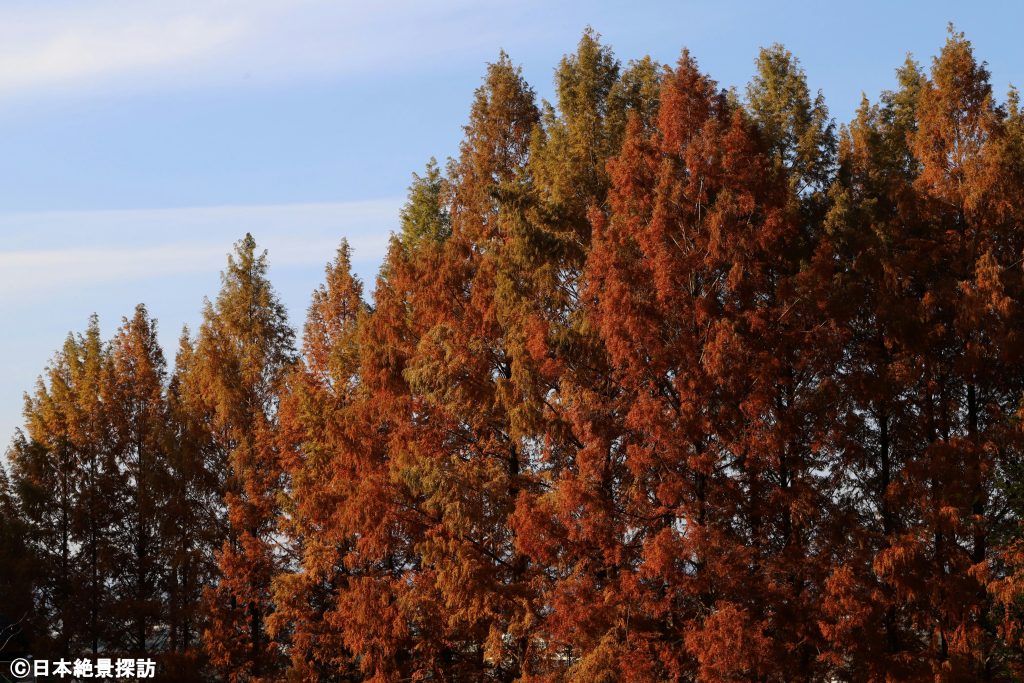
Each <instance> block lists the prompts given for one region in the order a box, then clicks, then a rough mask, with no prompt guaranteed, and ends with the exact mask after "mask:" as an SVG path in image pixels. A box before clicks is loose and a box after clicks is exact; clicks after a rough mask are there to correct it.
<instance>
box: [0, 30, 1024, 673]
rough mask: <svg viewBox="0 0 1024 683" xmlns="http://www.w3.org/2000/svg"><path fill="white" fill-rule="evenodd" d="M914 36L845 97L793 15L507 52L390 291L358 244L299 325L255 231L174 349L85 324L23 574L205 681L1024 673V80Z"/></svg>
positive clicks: (44, 601)
mask: <svg viewBox="0 0 1024 683" xmlns="http://www.w3.org/2000/svg"><path fill="white" fill-rule="evenodd" d="M898 77H899V83H898V87H897V88H896V89H895V90H893V91H891V92H886V93H884V94H883V95H882V98H881V101H880V102H878V103H870V102H868V101H866V100H865V101H864V103H863V104H862V106H861V107H860V109H859V110H858V112H857V115H856V118H855V119H854V120H853V121H852V122H851V123H850V124H848V125H846V126H844V127H843V128H842V129H841V130H840V131H838V133H837V131H836V130H835V129H834V127H833V124H832V122H831V119H830V118H829V115H828V111H827V109H826V106H825V104H824V102H823V99H822V97H821V95H820V94H819V95H817V96H815V95H813V94H812V93H811V92H810V91H809V89H808V87H807V84H806V79H805V77H804V73H803V71H802V70H801V68H800V66H799V63H798V62H797V60H796V59H794V58H793V57H792V56H791V55H790V54H789V53H788V52H787V51H786V50H784V49H783V48H782V47H780V46H773V47H771V48H768V49H765V50H763V51H762V52H761V55H760V57H759V58H758V61H757V73H756V75H755V77H754V79H753V80H752V82H751V83H750V85H749V86H748V87H747V90H746V92H745V93H743V94H742V95H741V94H740V93H737V92H735V91H723V90H721V89H720V88H719V87H718V85H717V84H716V83H715V82H714V81H712V80H710V78H709V77H708V76H706V75H705V74H703V73H702V72H701V71H700V70H699V68H698V67H697V64H696V62H695V61H694V59H693V58H692V57H691V56H690V55H689V54H688V53H687V52H684V53H683V55H682V57H681V58H680V60H679V62H678V64H677V65H676V66H675V67H674V68H667V67H663V66H661V65H658V64H656V63H654V62H653V61H651V60H650V59H644V60H640V61H637V62H632V63H630V64H629V65H627V66H623V65H622V64H620V63H619V62H618V61H617V60H616V59H615V58H614V57H613V55H612V53H611V51H610V50H609V49H608V48H607V47H606V46H603V45H602V44H601V43H600V42H599V39H598V37H597V36H596V35H595V34H593V33H591V32H587V33H585V34H584V36H583V38H582V39H581V41H580V43H579V46H578V49H577V51H576V52H575V53H574V54H572V55H569V56H567V57H565V58H564V59H563V60H562V62H561V64H560V65H559V67H558V69H557V72H556V88H557V103H556V104H555V105H550V104H548V103H541V104H538V103H537V102H536V98H535V95H534V92H533V91H532V90H531V88H530V87H529V86H528V85H527V84H526V83H525V82H524V81H523V79H522V77H521V75H520V72H519V70H518V69H517V68H516V67H515V66H514V65H513V64H512V63H511V61H510V60H509V59H508V58H507V57H506V56H505V55H502V56H501V58H500V59H499V60H498V61H497V62H496V63H494V64H492V65H490V66H489V67H488V70H487V74H486V76H485V79H484V83H483V85H482V86H481V87H480V89H479V90H478V91H477V93H476V97H475V99H474V101H473V105H472V109H471V112H470V120H469V123H468V125H467V126H466V129H465V138H464V141H463V143H462V145H461V148H460V152H459V155H458V157H457V158H456V159H454V160H452V161H451V162H450V163H449V164H448V166H447V168H446V169H444V171H442V169H441V168H439V167H438V165H437V164H434V163H431V164H430V165H429V166H428V167H427V170H426V172H425V174H424V175H423V176H414V182H413V184H412V187H411V189H410V195H409V200H408V203H407V204H406V207H405V209H404V211H403V212H402V216H401V229H400V230H399V231H398V232H397V233H396V234H395V235H394V236H393V238H392V240H391V244H390V248H389V251H388V253H387V256H386V258H385V261H384V264H383V266H382V267H381V270H380V273H379V275H378V277H377V281H376V287H375V290H374V293H373V297H372V305H371V304H369V303H367V298H366V297H365V295H364V292H363V289H362V285H361V283H360V282H359V281H358V280H357V279H356V278H355V277H353V275H352V272H351V264H350V254H349V250H348V247H347V245H345V244H343V245H342V247H341V248H340V250H339V252H338V254H337V257H336V258H335V259H334V260H333V261H332V262H331V263H330V264H329V266H328V268H327V271H326V281H325V283H324V284H323V285H322V286H321V287H320V288H319V289H318V290H317V291H316V292H315V293H314V294H313V300H312V304H311V306H310V309H309V313H308V316H307V321H306V325H305V328H304V332H303V335H302V343H301V349H296V341H295V338H294V333H293V332H292V330H291V328H290V327H289V326H288V323H287V320H286V315H285V311H284V308H283V307H282V305H281V304H280V303H279V301H278V300H277V298H276V297H275V295H274V292H273V290H272V288H271V285H270V283H269V282H268V280H267V261H266V255H265V254H262V255H261V254H260V253H259V252H258V251H257V249H256V244H255V242H254V240H253V239H252V238H251V237H250V236H247V237H246V238H245V239H244V240H242V241H241V242H239V243H238V244H237V245H236V251H235V254H234V255H233V256H232V257H231V258H229V261H228V267H227V269H226V271H225V272H224V276H223V286H222V289H221V292H220V294H219V295H218V297H217V298H216V300H215V301H213V302H208V304H207V306H206V308H205V310H204V314H203V323H202V326H201V327H200V329H199V330H198V334H196V335H195V336H193V335H190V334H189V333H188V332H187V331H186V333H185V334H184V335H183V337H182V341H181V345H180V348H179V350H178V353H177V356H176V359H175V363H174V369H173V372H170V373H169V372H168V369H167V366H166V363H165V360H164V357H163V355H162V352H161V350H160V348H159V346H158V345H157V343H156V334H155V323H154V321H153V320H152V319H151V318H150V317H149V315H148V313H147V312H146V310H145V309H144V308H142V307H139V308H138V309H137V310H136V312H135V315H134V317H132V318H131V319H126V320H125V321H124V323H123V325H122V327H121V328H120V329H119V330H118V332H117V333H116V335H115V336H114V338H113V339H112V340H110V341H109V342H106V343H104V342H103V341H102V340H101V337H100V333H99V331H98V326H97V324H96V322H95V320H93V321H92V322H91V324H90V326H89V327H88V329H87V330H86V332H85V333H84V334H83V335H79V336H73V337H69V339H68V341H67V342H66V344H65V346H64V348H63V349H62V351H61V352H59V353H58V354H57V356H56V357H55V358H54V361H53V363H52V364H51V366H50V368H49V369H48V370H47V373H46V375H45V376H44V377H43V378H42V379H41V380H40V382H39V385H38V386H37V388H36V390H35V392H34V393H33V394H32V395H30V396H29V397H28V398H27V399H26V409H25V416H26V427H25V430H24V433H20V434H19V435H18V436H16V437H15V440H14V442H13V445H12V447H11V449H10V451H9V454H8V457H9V464H10V468H9V471H10V474H9V477H8V478H7V479H5V480H0V535H2V537H3V539H4V543H3V545H2V546H0V588H2V589H3V591H4V595H5V596H6V595H10V596H12V597H11V598H10V599H9V600H5V601H4V605H5V606H4V609H5V610H10V611H12V612H13V613H15V616H20V614H19V613H24V614H25V615H26V619H25V623H26V625H31V628H32V629H33V630H32V634H33V637H34V647H35V648H36V650H37V652H38V653H39V654H40V655H42V654H45V653H55V654H69V653H76V652H85V651H92V652H100V651H104V652H112V651H119V652H120V651H124V652H134V653H142V652H147V653H152V652H155V653H158V654H159V656H160V657H161V661H162V666H163V667H164V675H165V676H170V677H175V676H176V677H178V678H180V679H182V680H196V679H198V678H199V677H200V676H213V675H218V676H223V677H226V678H228V679H230V680H233V681H271V680H296V681H298V680H302V681H307V680H308V681H315V680H337V681H345V680H353V681H354V680H377V681H398V680H491V679H493V680H505V681H512V680H551V681H554V680H565V681H612V680H623V681H627V680H628V681H644V680H648V681H660V680H676V681H696V680H700V681H741V680H742V681H825V680H849V681H866V680H875V681H883V680H901V681H902V680H943V681H975V680H978V681H994V680H1011V679H1013V677H1015V676H1020V675H1024V640H1022V637H1024V631H1022V626H1024V622H1022V620H1021V618H1022V607H1024V602H1022V601H1024V541H1022V538H1024V537H1022V535H1021V532H1020V526H1019V525H1020V522H1021V514H1022V513H1024V498H1022V495H1024V490H1022V489H1021V486H1020V481H1021V478H1020V477H1021V474H1022V471H1021V470H1022V466H1024V461H1022V446H1024V444H1022V438H1024V430H1022V428H1021V422H1020V418H1021V416H1022V413H1021V400H1022V398H1024V356H1022V350H1024V349H1022V339H1021V332H1020V330H1022V329H1024V326H1022V322H1024V321H1022V320H1021V313H1022V309H1021V305H1022V303H1024V278H1022V268H1021V264H1022V261H1024V229H1022V227H1021V221H1022V218H1024V202H1022V197H1024V113H1022V112H1021V110H1020V108H1019V105H1018V99H1017V96H1016V93H1014V92H1011V94H1010V96H1009V97H1008V99H1007V101H1006V102H1005V103H1002V104H1000V103H997V101H996V100H995V98H994V96H993V94H992V89H991V86H990V83H989V78H988V73H987V71H986V69H985V66H984V64H982V63H979V62H978V61H977V60H976V59H975V58H974V56H973V54H972V50H971V46H970V44H969V42H968V41H967V40H965V38H964V37H963V36H962V35H961V34H957V33H954V32H952V31H951V34H950V36H949V39H948V40H947V42H946V45H945V47H944V48H943V50H942V52H941V54H940V55H939V57H937V58H936V59H935V60H934V62H933V64H932V67H931V70H930V73H925V72H924V71H923V70H921V69H920V68H919V67H918V66H917V65H916V64H915V63H914V62H913V61H910V60H909V59H908V61H907V63H906V64H905V65H904V66H903V67H902V68H901V69H899V71H898ZM8 539H9V540H8Z"/></svg>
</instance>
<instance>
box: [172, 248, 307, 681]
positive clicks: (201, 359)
mask: <svg viewBox="0 0 1024 683" xmlns="http://www.w3.org/2000/svg"><path fill="white" fill-rule="evenodd" d="M267 267H268V265H267V258H266V253H265V252H264V253H259V252H257V250H256V241H255V240H254V239H253V237H252V236H251V235H246V236H245V238H244V239H243V240H241V241H239V242H238V243H237V244H236V245H235V251H234V253H233V254H232V255H230V256H229V257H228V265H227V268H226V269H225V270H224V272H223V273H222V277H221V284H222V286H221V291H220V293H219V294H218V296H217V298H216V300H215V301H213V302H209V301H208V302H207V304H206V307H205V309H204V311H203V324H202V326H201V327H200V330H199V335H198V339H197V341H196V348H195V355H194V357H193V358H192V359H191V367H190V372H189V374H188V377H187V380H186V386H184V387H183V388H182V390H183V391H188V392H193V393H194V394H195V399H194V401H195V403H196V404H198V405H199V406H201V407H202V408H203V409H205V411H206V414H207V416H208V429H209V434H210V437H211V441H212V445H213V446H214V448H215V449H216V456H217V458H218V459H219V460H220V462H215V463H211V464H212V465H213V466H214V467H215V468H216V466H217V465H219V466H220V467H221V468H223V469H220V470H218V469H214V471H221V472H223V479H222V481H221V486H222V487H223V488H222V490H223V495H224V506H225V510H224V515H225V524H224V526H225V533H226V538H225V539H224V540H223V544H222V546H221V549H220V551H219V553H218V555H217V562H218V567H219V569H220V576H219V578H218V580H217V581H216V583H215V584H214V585H212V586H210V587H209V588H208V589H207V591H206V605H207V610H208V618H209V622H208V625H207V628H206V631H205V632H204V641H205V644H206V649H207V651H208V653H209V656H210V660H211V662H212V663H213V664H214V665H215V666H216V667H217V668H219V669H220V670H221V671H223V672H224V673H225V674H226V675H227V676H228V677H229V678H230V679H231V680H235V681H248V680H260V679H262V678H263V677H266V676H272V675H273V674H274V672H275V671H276V670H277V669H278V668H279V667H280V664H281V662H280V655H279V651H278V649H277V647H276V646H275V644H274V643H273V642H271V640H270V639H269V637H268V635H267V631H266V619H267V616H268V614H269V613H270V611H271V610H272V601H271V593H270V581H271V577H272V576H273V574H274V573H275V571H276V568H277V566H278V563H279V558H278V551H277V550H276V545H275V539H274V537H273V535H274V533H275V529H276V526H275V525H276V520H277V512H278V508H277V500H276V496H277V493H278V491H279V488H280V478H281V472H280V463H279V459H278V452H277V448H276V444H275V441H274V435H275V431H276V429H277V417H278V414H277V412H278V411H277V408H278V400H277V390H278V388H279V387H280V383H281V381H282V379H283V377H284V374H285V373H286V372H287V370H288V368H289V367H290V366H291V365H292V363H293V362H294V357H295V351H294V348H293V337H294V333H293V331H292V330H291V328H289V327H288V324H287V318H286V314H285V309H284V306H283V305H282V304H281V303H280V302H279V301H278V299H277V295H276V294H275V293H274V291H273V288H272V287H271V285H270V282H269V281H268V279H267Z"/></svg>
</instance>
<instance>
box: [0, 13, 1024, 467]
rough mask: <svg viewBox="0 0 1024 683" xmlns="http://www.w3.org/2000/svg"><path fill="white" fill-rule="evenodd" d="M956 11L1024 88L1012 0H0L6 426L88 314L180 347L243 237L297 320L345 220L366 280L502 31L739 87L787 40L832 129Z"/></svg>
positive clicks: (1005, 78)
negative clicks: (676, 66) (687, 64)
mask: <svg viewBox="0 0 1024 683" xmlns="http://www.w3.org/2000/svg"><path fill="white" fill-rule="evenodd" d="M950 21H952V22H954V24H955V25H956V27H957V29H959V30H962V31H964V32H965V33H966V34H967V37H968V38H969V39H970V40H971V41H972V42H973V43H974V46H975V51H976V54H977V56H978V57H979V58H980V59H982V60H986V61H987V62H988V63H989V68H990V70H991V72H992V81H993V84H994V86H995V89H996V92H997V93H998V94H999V96H1000V98H1002V97H1003V96H1004V94H1005V92H1006V91H1007V88H1008V86H1009V84H1010V83H1016V84H1018V85H1021V84H1022V82H1024V54H1022V52H1021V49H1020V39H1019V35H1018V34H1019V30H1020V27H1021V26H1022V25H1024V5H1022V4H1020V3H1015V2H978V3H970V4H965V3H962V2H946V1H932V2H922V1H913V2H909V1H908V2H899V1H895V0H889V1H886V2H882V1H877V0H873V1H868V2H857V3H854V2H846V3H841V4H840V3H836V4H834V5H833V4H832V3H829V4H827V5H826V3H821V6H817V4H816V3H809V2H806V1H802V2H774V3H765V2H754V1H744V2H730V1H728V0H717V1H713V0H708V1H695V0H676V1H674V2H668V1H665V2H653V1H647V0H635V1H634V2H630V3H625V2H615V1H604V0H595V1H591V2H575V1H573V2H555V1H553V0H548V1H547V2H543V1H541V0H523V1H519V2H512V1H506V2H500V3H499V2H480V1H476V0H435V1H434V2H418V1H416V0H383V1H379V2H373V3H370V2H365V1H364V2H350V1H349V0H174V1H171V0H149V1H148V2H144V3H140V2H133V1H131V0H49V1H48V2H46V3H38V2H34V1H32V0H0V188H3V189H2V191H0V315H2V320H3V321H4V323H5V324H4V327H3V329H4V334H3V335H2V336H0V441H2V443H3V444H4V446H6V443H7V442H8V439H9V438H10V436H11V435H12V434H13V431H14V429H15V427H16V426H18V425H19V424H20V422H21V407H22V394H23V392H25V391H26V390H30V389H31V388H32V386H33V384H34V382H35V378H36V377H37V376H38V375H39V374H40V373H41V372H42V371H43V369H44V367H45V365H46V363H47V361H48V360H49V358H50V357H51V356H52V354H53V352H54V351H55V350H56V349H57V348H59V347H60V345H61V344H62V342H63V340H64V338H65V336H66V335H67V333H68V332H69V331H81V330H82V329H84V327H85V325H86V322H87V320H88V317H89V315H90V314H91V313H93V312H96V313H98V314H99V317H100V324H101V327H102V330H103V334H104V336H105V337H109V336H110V335H111V334H112V333H113V331H114V329H115V328H116V327H117V325H118V324H119V322H120V319H121V317H122V316H126V315H130V314H131V312H132V310H133V308H134V306H135V304H136V303H139V302H142V303H145V304H146V305H147V306H148V307H149V310H150V312H151V314H153V315H154V316H156V317H157V318H158V319H159V324H160V331H161V335H160V336H161V341H162V343H163V345H164V350H165V353H166V354H167V356H168V358H169V359H171V358H172V357H173V355H174V350H175V348H176V340H177V337H178V335H179V333H180V330H181V327H182V325H183V324H188V325H190V326H191V327H193V328H195V327H196V325H197V323H198V321H199V318H200V310H201V306H202V298H203V296H210V297H211V298H212V297H213V296H214V295H215V294H216V292H217V288H218V286H219V275H218V274H219V271H220V269H221V268H222V267H223V265H224V260H225V255H226V254H227V253H228V252H229V251H230V250H231V247H232V243H233V242H234V241H235V240H237V239H239V238H240V237H241V236H242V235H244V234H245V232H246V231H250V232H252V233H253V234H254V236H255V237H256V239H257V241H258V242H259V243H260V245H261V246H262V247H265V248H267V249H268V250H269V255H270V263H271V277H272V279H273V281H274V284H275V286H276V288H277V290H278V291H279V293H280V295H281V298H282V300H283V301H284V302H285V304H286V305H287V306H288V309H289V312H290V315H291V318H292V321H293V324H294V325H295V326H296V327H298V326H299V325H301V322H302V319H303V317H304V312H305V308H306V305H307V302H308V299H309V294H310V292H311V291H312V290H313V288H314V287H315V286H316V285H317V284H318V283H319V282H320V281H321V279H322V275H323V267H324V264H325V263H326V262H327V261H328V260H330V259H331V258H332V257H333V254H334V250H335V248H336V246H337V244H338V242H339V240H340V239H341V238H342V237H347V238H348V239H349V241H350V242H351V244H352V246H353V248H354V251H355V265H356V270H357V272H358V273H359V274H360V276H361V277H362V278H363V280H364V282H366V283H367V290H368V293H369V289H370V288H371V287H372V282H373V277H374V273H375V271H376V268H377V265H378V264H379V262H380V258H381V256H382V255H383V253H384V250H385V247H386V242H387V237H388V234H389V231H391V230H392V229H394V228H395V227H396V225H397V218H398V211H399V209H400V207H401V204H402V202H403V196H404V193H405V189H406V187H407V185H408V184H409V180H410V174H411V173H412V172H414V171H420V170H421V169H422V168H423V166H424V164H425V163H426V161H427V160H428V159H429V158H430V157H431V156H435V157H437V158H438V159H439V160H443V159H445V158H446V157H448V156H451V155H454V154H455V153H456V151H457V147H458V141H459V138H460V135H461V127H462V125H463V124H464V123H465V121H466V116H467V112H468V108H469V103H470V100H471V98H472V93H473V90H474V88H476V87H477V86H478V85H479V83H480V77H481V75H482V74H483V72H484V69H485V64H486V62H488V61H492V60H493V59H494V58H495V57H496V56H497V54H498V51H499V49H502V48H503V49H505V50H506V51H507V52H509V54H510V55H511V57H512V58H513V60H515V61H516V62H518V63H520V64H522V66H523V72H524V75H525V76H526V78H527V80H528V81H530V83H531V84H532V85H533V86H534V88H535V89H536V90H537V92H538V95H540V96H541V97H546V98H548V99H551V98H552V84H551V81H552V75H553V69H554V67H555V66H556V64H557V62H558V60H559V58H560V57H561V56H562V55H563V54H564V53H567V52H571V51H572V50H573V49H574V48H575V45H576V42H577V41H578V39H579V35H580V33H581V32H582V30H583V29H584V27H586V26H587V25H590V26H592V27H593V28H594V29H595V30H596V31H598V32H599V33H600V34H602V36H603V40H604V42H606V43H607V44H609V45H611V46H612V47H613V49H614V50H615V53H616V55H617V56H618V57H619V58H620V59H621V60H623V61H624V62H625V61H628V60H630V59H634V58H639V57H642V56H643V55H645V54H650V55H651V56H653V57H654V58H656V59H658V60H659V61H663V62H674V61H675V60H676V58H677V57H678V55H679V51H680V50H681V49H682V48H683V47H688V48H689V49H690V51H691V53H692V54H693V55H694V56H695V57H696V59H697V60H698V62H699V64H700V66H701V68H702V69H704V70H705V71H707V72H708V73H709V74H710V75H711V76H712V77H713V78H715V79H716V80H718V81H719V83H720V84H721V85H722V86H723V87H729V86H736V87H738V88H740V89H741V90H742V88H743V86H744V84H745V83H746V82H747V80H748V79H749V78H750V75H751V73H752V71H753V62H754V59H755V57H756V55H757V51H758V48H759V47H761V46H765V45H768V44H771V43H773V42H781V43H783V44H785V45H786V46H787V47H788V48H789V49H790V50H792V51H793V53H794V54H795V55H796V56H797V57H798V58H799V59H800V60H801V62H802V64H803V66H804V68H805V69H806V71H807V74H808V80H809V83H810V85H811V87H812V88H813V89H818V88H821V89H822V90H823V92H824V93H825V97H826V100H827V102H828V104H829V107H830V109H831V112H832V114H833V116H834V117H835V118H836V120H837V122H839V123H841V122H843V121H846V120H848V119H849V118H850V116H851V114H852V112H853V111H854V109H855V107H856V106H857V104H858V102H859V101H860V98H861V93H862V92H863V93H865V94H867V96H868V97H869V98H872V99H875V98H877V95H878V93H879V92H880V91H881V90H883V89H885V88H888V87H892V85H893V84H894V77H893V73H894V70H895V68H896V67H898V66H899V65H900V64H902V62H903V60H904V56H905V55H906V53H908V52H909V53H912V54H913V55H914V57H915V58H916V59H917V60H918V61H920V62H921V63H922V64H923V65H925V66H927V65H928V64H929V62H930V59H931V57H932V56H933V55H934V54H936V52H937V51H938V50H939V48H940V47H941V46H942V43H943V41H944V40H945V38H946V25H947V23H948V22H950ZM2 450H3V449H0V451H2Z"/></svg>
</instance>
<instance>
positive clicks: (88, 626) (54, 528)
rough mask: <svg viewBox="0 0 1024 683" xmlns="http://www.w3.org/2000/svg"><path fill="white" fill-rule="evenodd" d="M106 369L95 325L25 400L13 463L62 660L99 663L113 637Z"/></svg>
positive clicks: (43, 612)
mask: <svg viewBox="0 0 1024 683" xmlns="http://www.w3.org/2000/svg"><path fill="white" fill-rule="evenodd" d="M106 363H107V350H106V349H105V348H104V345H103V343H102V341H101V339H100V331H99V323H98V321H97V319H96V317H95V316H93V317H92V318H91V319H90V321H89V325H88V327H87V328H86V331H85V333H84V334H80V335H68V338H67V340H66V341H65V343H64V347H63V348H62V349H61V351H60V352H59V353H57V355H56V356H55V357H54V359H53V361H52V363H51V365H50V367H49V368H48V369H47V372H46V376H45V379H43V378H40V379H39V381H38V383H37V385H36V390H35V392H34V394H33V395H31V396H26V397H25V426H26V432H25V433H20V432H19V434H17V435H16V436H15V439H14V443H13V445H12V448H11V452H10V455H9V457H10V460H11V465H12V479H13V482H12V483H13V488H14V491H15V494H16V495H17V497H18V499H19V505H20V508H21V510H22V514H23V518H24V520H25V523H26V524H27V531H28V534H27V537H28V539H29V542H30V544H31V551H32V554H33V558H34V560H35V561H36V562H38V563H39V564H40V565H41V566H42V567H45V568H46V569H45V570H43V571H42V572H40V575H39V576H38V577H37V590H38V591H39V602H38V613H39V618H40V619H41V621H42V623H44V624H50V625H51V626H50V629H51V630H52V633H53V636H54V642H53V643H52V644H43V647H42V648H41V649H42V651H44V652H47V653H51V652H52V653H53V654H54V655H63V656H68V655H71V654H74V653H77V652H80V651H81V650H83V649H88V650H90V651H91V652H92V653H93V654H94V655H95V654H97V653H98V652H100V648H101V644H102V645H106V644H107V643H108V642H109V641H110V639H111V638H112V636H113V634H112V633H111V632H110V630H109V628H108V627H109V624H108V623H107V621H106V620H104V619H101V616H102V615H103V614H104V613H105V611H106V609H107V608H108V606H109V604H110V599H111V598H110V591H109V585H110V581H111V580H112V578H113V576H114V574H115V572H116V571H117V568H116V566H115V565H114V564H113V562H112V560H113V556H114V539H115V538H116V537H115V534H114V533H113V529H114V520H115V519H116V511H115V509H114V507H113V506H111V505H110V501H111V500H113V499H114V498H115V495H116V491H117V485H118V483H119V477H118V471H117V466H116V462H115V460H114V458H113V449H112V448H111V440H110V432H109V429H108V421H107V416H106V407H105V404H104V402H103V400H102V387H103V381H104V373H105V370H106Z"/></svg>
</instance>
